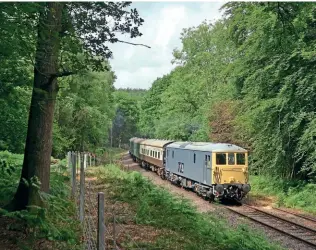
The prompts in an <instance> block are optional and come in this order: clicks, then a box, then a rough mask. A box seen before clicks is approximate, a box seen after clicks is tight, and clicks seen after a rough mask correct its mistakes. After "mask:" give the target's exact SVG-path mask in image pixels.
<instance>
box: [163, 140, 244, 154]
mask: <svg viewBox="0 0 316 250" xmlns="http://www.w3.org/2000/svg"><path fill="white" fill-rule="evenodd" d="M167 148H180V149H188V150H195V151H206V152H247V150H246V149H244V148H242V147H239V146H236V145H234V144H229V143H211V142H173V143H171V144H169V145H168V146H167Z"/></svg>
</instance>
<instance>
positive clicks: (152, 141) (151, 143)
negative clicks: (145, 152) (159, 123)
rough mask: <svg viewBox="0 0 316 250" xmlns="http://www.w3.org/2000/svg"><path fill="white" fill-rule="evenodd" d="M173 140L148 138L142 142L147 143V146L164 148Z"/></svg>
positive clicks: (142, 143)
mask: <svg viewBox="0 0 316 250" xmlns="http://www.w3.org/2000/svg"><path fill="white" fill-rule="evenodd" d="M171 142H173V141H169V140H155V139H147V140H144V141H142V142H141V145H147V146H152V147H158V148H162V147H164V146H165V145H166V144H168V143H171Z"/></svg>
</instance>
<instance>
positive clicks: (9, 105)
mask: <svg viewBox="0 0 316 250" xmlns="http://www.w3.org/2000/svg"><path fill="white" fill-rule="evenodd" d="M109 6H110V9H111V11H112V12H107V11H105V10H107V8H109ZM127 6H128V4H127V3H126V4H125V3H115V4H114V3H107V4H103V3H99V4H96V3H89V4H88V3H87V4H82V5H81V4H79V3H72V4H55V5H54V4H46V5H45V4H40V3H28V4H25V3H23V4H22V3H14V4H12V3H6V4H2V7H3V8H2V10H3V11H2V12H1V13H0V23H1V28H0V34H1V37H6V39H1V41H0V47H1V52H0V58H1V60H0V83H1V84H0V103H1V110H0V119H1V120H2V121H4V122H2V126H0V135H1V137H0V150H8V151H10V152H12V153H19V154H21V153H24V152H25V147H26V148H28V146H27V145H28V144H27V143H26V141H27V140H26V138H27V131H28V129H30V128H31V127H32V126H33V125H32V122H31V123H30V121H32V119H31V118H32V117H33V116H34V115H33V116H30V117H31V118H30V120H29V112H30V109H31V108H32V107H34V106H36V105H39V106H41V105H42V104H41V102H40V101H38V100H42V99H41V98H44V99H45V98H46V100H56V101H55V102H54V104H53V106H52V107H51V106H49V105H47V106H46V108H47V110H48V111H47V110H46V111H47V112H46V111H45V112H43V114H47V113H49V112H50V111H53V116H50V117H51V118H52V117H53V120H52V129H53V130H52V138H51V139H52V150H51V151H52V156H53V157H58V158H62V157H64V155H65V152H66V151H67V150H85V151H93V152H102V150H103V149H105V148H106V147H109V146H113V147H125V146H126V144H127V143H128V140H129V138H131V137H133V136H142V137H147V138H161V139H175V140H190V141H213V142H230V143H235V144H238V145H240V146H242V147H245V148H247V149H249V150H250V152H251V155H250V159H251V171H252V173H253V174H268V175H272V176H277V177H278V178H284V179H301V180H308V181H313V178H314V176H315V174H314V171H315V170H316V164H315V162H316V161H315V160H316V153H315V152H316V148H315V147H316V146H315V145H316V144H315V143H314V142H315V138H316V137H315V136H316V135H315V132H316V116H315V106H316V102H315V100H316V99H315V96H314V95H315V93H316V92H315V87H316V81H315V58H316V57H315V51H316V50H315V49H316V42H315V37H316V33H315V26H316V5H315V4H314V3H288V2H287V3H241V2H240V3H237V2H234V3H227V4H225V5H223V7H222V10H223V12H224V15H223V17H222V18H221V19H220V20H217V21H216V22H212V23H211V22H208V21H205V22H203V23H201V24H200V25H199V26H197V27H191V28H187V29H184V30H183V32H182V33H181V34H179V35H180V37H181V41H182V46H181V47H180V48H175V49H174V52H173V60H172V63H173V64H174V65H175V68H174V69H173V70H172V71H171V72H170V73H169V74H167V75H164V76H161V77H159V78H158V79H157V80H155V81H154V82H153V83H152V87H151V88H150V89H149V90H143V89H115V88H114V82H115V80H116V76H115V72H114V71H113V70H112V69H111V65H110V61H109V60H108V58H110V57H111V56H112V54H111V52H110V51H109V49H108V48H107V47H106V45H104V44H106V42H111V43H114V42H120V41H119V40H118V39H117V38H115V35H114V34H115V32H122V33H130V35H131V37H136V36H140V35H141V33H140V32H139V31H138V29H137V27H138V26H141V24H142V22H143V21H144V20H142V19H141V18H140V17H139V16H138V13H137V11H136V10H134V11H132V12H124V8H126V7H127ZM59 8H61V9H59ZM52 9H55V11H60V22H61V23H54V24H52V25H55V26H54V27H55V28H56V32H57V33H58V34H59V37H58V39H57V38H56V37H53V39H52V40H54V39H55V40H54V42H55V44H53V43H51V44H49V43H46V40H45V37H46V36H47V37H49V36H50V35H51V34H50V33H49V34H46V32H45V27H46V28H47V27H48V26H45V25H47V24H46V23H45V22H47V20H48V21H49V20H50V11H51V10H52ZM70 9H72V10H73V11H74V14H73V16H71V15H70V16H69V15H68V14H69V11H70ZM91 10H94V11H97V12H99V13H100V19H99V20H95V19H93V18H92V16H91V12H90V11H91ZM67 11H68V12H67ZM67 13H68V14H67ZM104 16H112V17H114V18H115V20H116V21H117V22H116V23H114V26H113V27H112V29H108V26H107V25H108V24H107V23H105V24H104V23H103V21H104V20H103V18H104ZM83 18H86V20H88V22H87V23H85V22H83V21H82V20H83ZM124 20H125V23H124ZM121 21H123V23H121V24H120V22H121ZM44 23H45V24H44ZM41 24H43V27H42V26H41ZM98 27H99V28H98ZM41 28H42V29H43V30H41ZM41 32H42V33H41ZM93 32H104V34H106V35H105V36H100V39H96V38H94V37H93V36H92V35H91V36H89V35H86V36H84V35H83V34H92V33H93ZM74 34H77V35H79V36H81V38H79V37H77V36H75V35H74ZM56 39H57V40H56ZM50 41H51V40H50ZM56 44H57V45H56ZM41 46H44V47H45V46H48V47H49V46H51V48H50V49H51V51H54V50H56V51H54V53H55V54H54V53H52V55H51V58H48V59H47V58H41V56H43V55H42V54H41V50H45V48H42V47H41ZM122 46H130V45H124V44H122ZM46 49H47V48H46ZM55 57H58V60H57V59H56V60H57V61H58V62H55V61H56V60H55V59H54V58H55ZM34 58H35V61H34ZM52 58H53V59H52ZM46 59H47V60H50V63H51V65H49V66H50V67H46V68H45V65H44V64H43V61H44V60H46ZM54 60H55V61H54ZM53 64H54V65H53ZM34 65H35V67H34ZM52 65H53V66H52ZM41 67H44V68H41ZM40 70H44V71H45V70H48V72H50V71H51V70H53V71H54V70H55V72H53V73H52V74H51V73H50V74H51V76H52V78H51V80H52V81H51V82H49V81H48V82H47V84H48V85H49V84H52V85H51V86H53V88H52V89H51V90H50V91H51V92H49V93H50V94H49V95H45V94H43V93H42V92H41V91H43V90H44V92H45V91H46V90H45V89H44V87H43V86H44V85H43V86H38V80H39V77H40V76H39V75H41V72H40ZM57 79H58V85H57ZM56 86H57V87H56ZM38 89H39V90H38ZM32 95H33V101H32V105H31V99H32ZM33 102H34V103H35V104H34V103H33ZM44 106H45V105H44ZM44 110H45V108H44ZM32 112H33V114H34V112H35V113H36V112H37V113H36V114H40V113H41V109H40V110H39V109H37V110H33V111H32ZM32 112H31V113H32ZM33 118H34V117H33ZM46 118H47V117H46ZM46 118H45V115H44V116H39V119H43V120H45V119H46ZM48 120H49V119H48ZM45 121H47V119H46V120H45ZM48 123H49V122H48ZM48 123H47V124H46V125H48V127H47V128H48V130H45V131H48V132H49V131H50V130H49V126H50V124H48ZM38 130H39V129H38V128H37V130H34V128H33V130H30V131H29V133H30V134H32V133H33V134H32V136H33V137H35V138H41V135H40V134H39V133H40V132H38V133H35V134H34V131H38ZM45 131H44V130H43V131H42V133H44V132H45ZM48 134H49V133H48ZM45 135H46V134H45ZM44 137H46V136H44ZM46 139H47V140H46ZM46 139H45V140H46V141H45V140H44V141H45V143H48V144H47V145H49V142H50V140H51V139H50V138H48V137H47V138H46ZM27 142H28V141H27ZM32 150H35V149H32ZM36 150H38V151H37V153H38V152H44V151H45V150H46V151H47V152H48V153H50V152H49V148H45V150H44V149H36ZM36 150H35V151H36ZM41 150H43V151H41ZM35 151H33V153H34V152H35ZM46 151H45V156H43V157H44V158H45V157H46V154H47V152H46ZM27 152H29V151H27ZM29 154H30V153H29ZM30 155H31V154H30ZM31 158H32V157H31ZM46 158H47V157H46ZM27 159H28V158H27ZM25 162H27V160H25ZM25 162H24V165H25V164H26V165H27V163H25ZM45 164H46V163H45ZM45 164H44V165H45ZM35 165H36V164H35ZM41 174H42V173H41Z"/></svg>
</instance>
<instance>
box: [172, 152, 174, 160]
mask: <svg viewBox="0 0 316 250" xmlns="http://www.w3.org/2000/svg"><path fill="white" fill-rule="evenodd" d="M172 158H174V151H173V150H172Z"/></svg>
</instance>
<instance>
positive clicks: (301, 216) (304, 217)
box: [273, 207, 316, 223]
mask: <svg viewBox="0 0 316 250" xmlns="http://www.w3.org/2000/svg"><path fill="white" fill-rule="evenodd" d="M273 209H274V210H277V211H281V212H283V213H287V214H292V215H295V216H296V217H300V218H303V219H305V220H308V221H312V222H315V223H316V218H315V217H312V216H308V215H304V214H298V213H294V212H290V211H287V210H285V209H282V208H277V207H274V208H273Z"/></svg>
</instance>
